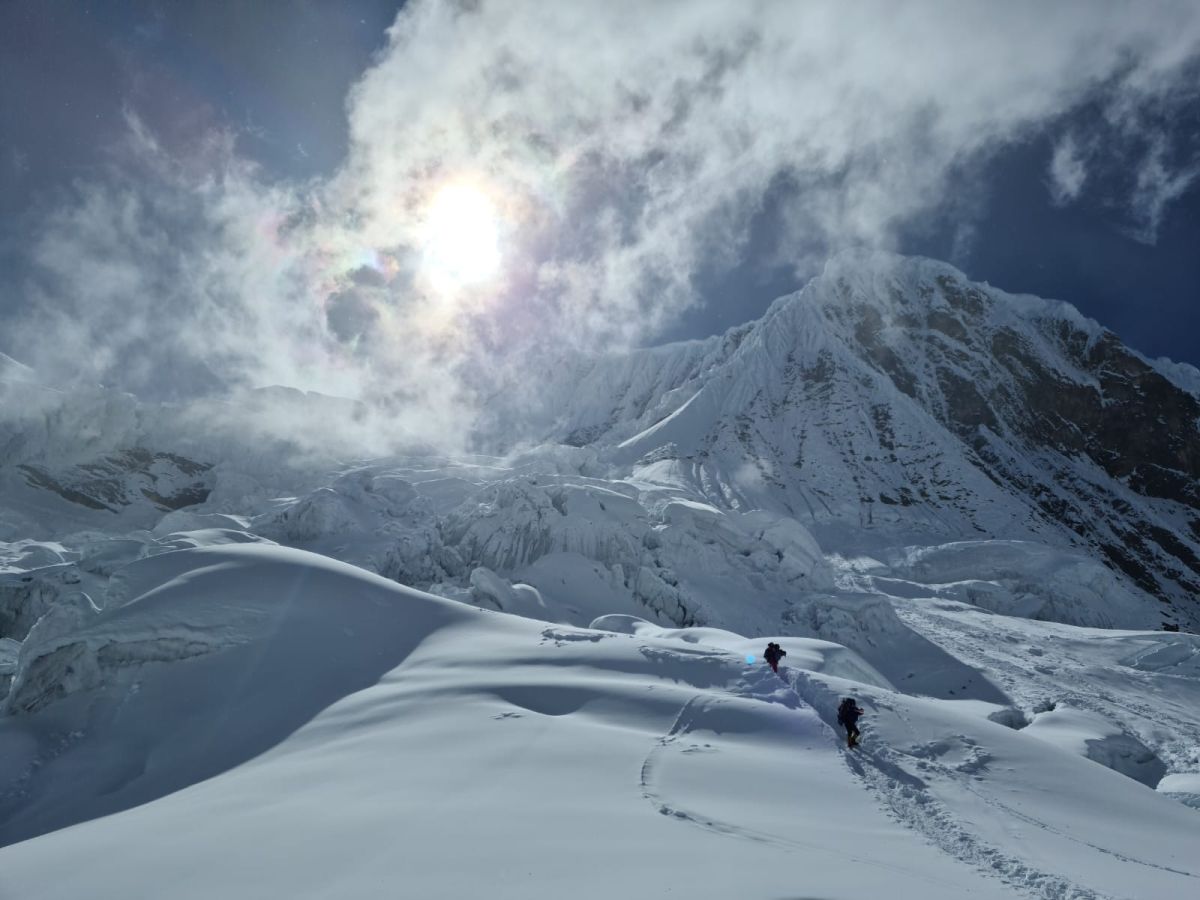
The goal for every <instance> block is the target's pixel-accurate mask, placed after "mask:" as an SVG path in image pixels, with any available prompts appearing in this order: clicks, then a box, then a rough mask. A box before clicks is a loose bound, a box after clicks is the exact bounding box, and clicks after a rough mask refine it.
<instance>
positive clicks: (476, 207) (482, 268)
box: [422, 183, 500, 294]
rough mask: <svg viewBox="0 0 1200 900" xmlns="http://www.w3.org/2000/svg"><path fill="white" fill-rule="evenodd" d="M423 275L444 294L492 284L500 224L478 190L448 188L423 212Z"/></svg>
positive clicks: (461, 186)
mask: <svg viewBox="0 0 1200 900" xmlns="http://www.w3.org/2000/svg"><path fill="white" fill-rule="evenodd" d="M423 243H424V257H423V260H422V271H423V272H424V274H425V276H426V277H427V278H428V280H429V283H430V284H431V285H432V287H433V288H434V289H435V290H436V291H438V292H439V293H443V294H453V293H458V292H460V291H462V290H464V289H466V288H469V287H474V286H477V285H480V284H482V283H485V282H487V281H488V280H489V279H491V278H493V277H494V276H495V275H496V273H497V272H498V271H499V269H500V219H499V216H498V215H497V212H496V207H495V204H493V202H492V200H491V199H490V198H489V197H488V195H487V194H486V193H485V192H484V191H482V190H480V189H479V188H477V187H475V186H473V185H470V184H465V183H458V184H448V185H446V186H445V187H442V188H441V189H439V190H438V191H437V193H435V194H434V195H433V197H432V199H431V200H430V201H429V206H428V208H427V209H426V215H425V229H424V235H423Z"/></svg>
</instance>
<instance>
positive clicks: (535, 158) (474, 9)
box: [21, 0, 1200, 443]
mask: <svg viewBox="0 0 1200 900" xmlns="http://www.w3.org/2000/svg"><path fill="white" fill-rule="evenodd" d="M1197 47H1200V7H1197V6H1196V5H1195V4H1192V3H1172V2H1160V3H1152V2H1148V3H1144V4H1138V5H1136V6H1132V5H1129V4H1126V3H1118V2H1111V3H1102V2H1097V3H1087V4H1071V3H1059V4H1042V3H1009V4H994V3H957V4H952V5H946V4H938V3H928V4H925V3H922V4H915V3H914V4H896V3H892V2H877V3H856V4H846V3H833V2H829V3H823V2H813V3H803V4H802V3H793V2H786V0H781V2H756V3H728V2H718V0H711V2H706V0H698V2H688V3H675V2H663V3H649V4H647V3H642V2H637V3H635V2H625V0H604V2H595V3H550V4H547V3H534V2H519V0H518V2H508V3H492V2H474V3H467V2H419V0H418V2H412V3H409V4H407V5H406V6H405V7H404V9H403V10H402V11H401V13H400V15H399V17H398V19H397V20H396V22H395V24H394V25H393V27H392V29H391V31H390V40H389V43H388V46H387V48H386V49H385V50H384V51H383V52H382V53H381V54H380V55H379V57H378V58H377V60H376V61H375V63H374V65H373V66H372V67H371V69H370V70H369V71H367V72H366V73H365V74H364V76H363V78H362V79H361V81H360V82H359V83H358V84H357V85H356V86H355V88H354V89H353V91H352V92H351V94H350V96H349V97H348V98H347V112H348V119H349V127H350V151H349V154H348V156H347V158H346V160H345V162H344V164H343V165H342V166H341V167H340V168H339V169H338V171H336V172H335V173H332V174H331V175H330V176H329V177H328V178H327V179H324V180H321V181H318V182H312V183H305V184H286V183H285V184H281V183H279V182H277V181H272V180H270V179H268V178H266V177H264V176H263V174H262V173H261V172H259V171H257V170H256V169H255V168H254V167H253V166H252V165H250V164H249V163H247V162H245V161H244V160H242V159H239V158H238V155H237V154H236V152H235V142H234V141H233V140H232V139H231V137H230V136H229V135H225V134H213V135H211V136H210V137H209V139H208V140H207V141H205V142H202V143H201V144H200V145H198V146H196V147H194V148H192V150H191V151H190V152H189V153H187V154H186V155H180V154H179V153H175V154H173V155H172V154H168V153H167V152H166V151H164V150H163V148H162V147H161V146H160V145H159V144H158V143H157V142H156V141H155V139H154V136H153V135H152V134H150V133H149V132H147V131H146V129H145V128H144V127H143V126H142V125H141V123H140V122H139V120H137V118H136V117H131V118H130V138H131V141H130V142H131V148H132V156H131V159H132V160H133V162H131V163H129V164H127V165H125V166H124V167H123V168H122V169H121V170H120V171H119V172H114V174H113V176H112V177H111V178H110V179H109V180H108V181H106V182H104V183H97V184H90V185H80V186H79V188H78V192H77V196H76V199H75V202H74V203H72V204H70V205H68V206H65V207H63V208H62V209H60V210H59V211H58V213H57V214H56V215H55V216H54V217H53V218H52V219H51V220H49V221H48V222H47V223H46V224H45V227H44V229H43V230H42V232H41V233H40V235H39V236H38V240H37V247H36V255H37V261H38V263H39V267H40V276H39V278H38V279H37V281H36V284H35V285H34V286H32V287H31V293H30V298H31V300H32V301H33V303H34V306H35V309H34V310H33V311H32V312H31V313H30V315H29V316H28V317H26V319H25V322H24V324H23V326H22V332H21V333H22V335H23V337H22V347H24V348H26V349H27V351H28V353H29V356H30V357H31V358H30V359H29V361H30V362H33V363H35V364H36V365H38V366H39V367H41V368H42V369H44V370H49V371H54V372H58V373H67V372H70V373H74V374H76V375H78V376H82V377H88V378H95V379H99V380H105V381H110V382H113V383H115V384H118V385H121V386H124V387H127V388H129V389H132V390H136V391H139V392H146V393H158V394H160V395H161V394H166V395H184V394H188V393H195V392H196V391H199V390H217V389H226V388H229V387H244V386H253V385H261V384H272V383H278V384H285V385H291V386H295V387H299V388H302V389H307V390H320V391H324V392H326V393H331V394H339V395H344V396H348V397H352V398H355V399H357V400H361V401H363V402H364V403H365V404H366V405H367V406H368V407H369V408H370V409H372V410H377V411H381V412H380V415H379V416H378V417H377V418H378V420H379V421H381V422H388V423H390V424H392V425H394V426H395V427H394V428H390V429H384V430H383V431H381V435H382V437H381V443H387V442H388V441H392V440H399V439H400V438H399V437H398V435H403V434H408V433H413V432H421V433H425V434H428V435H430V436H431V437H439V436H440V437H444V438H447V439H448V438H449V437H450V436H461V435H463V434H465V433H466V432H467V431H468V430H469V428H470V424H471V422H472V421H473V420H474V415H475V412H476V410H477V409H478V407H479V404H480V402H481V400H480V398H481V397H487V396H492V395H494V393H495V392H496V391H497V390H498V389H499V386H500V385H504V384H516V385H520V384H525V385H528V384H529V379H528V377H527V372H528V368H529V365H530V363H529V361H530V360H531V359H533V360H538V359H544V358H546V357H545V355H546V354H561V353H562V352H563V351H564V350H566V351H571V350H578V349H582V348H586V349H596V348H605V347H612V346H622V345H625V344H629V343H632V342H640V341H645V340H646V339H648V338H649V337H652V336H653V334H654V333H656V332H657V331H658V330H660V329H662V328H663V327H664V326H665V325H667V324H669V323H670V322H671V321H672V320H673V319H674V318H675V317H677V316H678V315H679V314H680V313H681V312H682V311H683V310H685V309H686V308H688V306H689V305H690V304H693V303H695V302H696V289H695V279H696V277H697V273H698V272H699V271H700V270H701V269H702V268H704V267H711V266H713V265H717V266H719V265H731V266H732V265H734V264H735V263H736V262H737V261H738V260H739V258H740V257H741V254H742V251H743V249H744V244H745V241H746V239H747V233H748V226H749V224H750V222H751V221H752V220H753V218H754V217H755V215H756V214H757V213H758V212H759V211H760V210H761V209H762V208H763V207H764V205H765V204H768V203H771V202H776V201H777V202H778V205H779V206H780V208H781V210H780V216H779V219H780V222H781V223H782V224H781V227H780V231H779V233H778V234H777V236H776V239H777V242H778V252H779V254H780V255H781V256H782V257H783V258H785V259H788V260H789V261H791V262H793V263H796V264H798V265H799V264H801V263H802V261H803V260H807V259H811V258H814V257H817V256H820V255H823V254H824V253H827V252H829V251H830V250H835V249H837V248H840V247H842V246H847V245H864V244H865V245H872V246H882V247H889V246H892V245H894V244H895V242H896V238H897V234H898V233H899V230H900V229H901V228H902V227H903V226H904V225H905V223H907V222H909V221H911V220H912V219H913V218H914V217H916V216H920V215H922V214H925V213H928V212H930V211H934V210H937V209H939V208H941V206H942V204H943V203H944V202H945V197H944V193H945V191H946V188H947V184H948V183H949V180H950V179H951V177H952V176H957V177H961V175H962V173H963V172H964V171H970V169H971V167H972V166H973V165H975V164H977V163H978V162H981V161H983V160H985V159H986V158H987V157H988V155H989V154H991V153H993V152H994V151H995V150H997V149H998V148H1001V147H1003V146H1005V145H1006V144H1008V143H1009V142H1012V141H1015V140H1019V139H1022V138H1023V137H1025V136H1027V135H1029V134H1030V133H1032V132H1034V131H1036V130H1037V129H1040V128H1043V127H1044V126H1045V125H1046V124H1047V123H1049V122H1051V121H1056V120H1058V119H1059V118H1060V117H1061V116H1062V115H1063V114H1064V113H1065V112H1066V111H1068V110H1070V109H1072V108H1073V107H1074V106H1075V105H1076V104H1078V103H1080V102H1081V101H1082V100H1083V99H1084V98H1086V97H1088V96H1090V95H1091V94H1092V93H1093V92H1094V91H1095V90H1096V89H1097V86H1098V85H1104V84H1109V85H1111V84H1116V85H1117V87H1116V88H1114V89H1113V90H1115V92H1116V95H1117V96H1118V97H1119V99H1120V102H1121V103H1122V104H1125V105H1126V107H1127V108H1131V109H1132V108H1136V107H1137V105H1138V102H1139V100H1140V99H1142V98H1145V97H1147V96H1162V95H1163V93H1164V92H1166V91H1169V90H1171V89H1173V87H1172V86H1173V85H1176V84H1177V82H1178V80H1179V78H1180V76H1181V73H1183V72H1184V71H1185V69H1186V65H1187V63H1188V61H1189V60H1190V59H1192V58H1194V56H1195V54H1196V51H1197ZM1113 108H1114V109H1115V108H1116V107H1115V106H1114V107H1113ZM1162 160H1165V157H1163V158H1162ZM1162 160H1160V161H1162ZM1194 176H1195V172H1194V171H1193V172H1192V173H1191V174H1190V175H1188V176H1187V177H1186V178H1184V177H1183V173H1180V172H1173V171H1169V170H1168V168H1167V167H1166V163H1165V161H1162V168H1161V170H1159V169H1155V168H1153V166H1149V167H1144V178H1143V177H1142V175H1139V179H1138V180H1139V184H1140V186H1141V190H1140V191H1139V196H1140V197H1145V198H1157V199H1150V200H1147V201H1146V206H1145V208H1144V210H1143V212H1142V213H1140V214H1141V215H1142V216H1143V218H1144V219H1145V221H1146V222H1148V223H1154V225H1155V226H1156V225H1157V222H1158V221H1159V219H1160V218H1161V215H1162V211H1163V209H1165V208H1166V206H1167V204H1169V202H1170V201H1171V199H1172V198H1173V197H1176V196H1178V194H1179V192H1180V191H1182V190H1183V189H1184V188H1185V187H1186V185H1187V184H1188V183H1189V182H1190V179H1191V178H1193V177H1194ZM454 178H469V179H472V180H473V181H474V182H476V183H478V184H479V185H482V186H483V189H485V190H487V191H488V192H489V196H490V197H491V198H492V200H493V202H494V204H495V206H496V207H497V209H499V211H500V213H501V216H502V218H503V223H502V234H501V243H502V255H503V260H502V271H501V273H500V275H499V276H498V278H497V280H496V281H494V282H491V283H489V284H488V285H486V286H485V287H484V288H481V289H476V290H472V291H465V292H463V293H462V294H461V295H460V296H457V297H455V298H453V299H452V300H450V301H448V300H447V299H446V298H444V297H437V296H433V295H431V293H430V291H429V289H428V286H427V285H426V284H425V283H423V282H422V279H421V277H420V266H421V258H422V257H421V254H422V246H421V241H422V227H423V222H422V215H423V210H424V208H425V205H426V204H427V202H428V200H429V198H430V197H431V196H432V195H433V193H434V192H435V191H436V190H437V189H438V188H439V187H440V186H441V185H442V184H444V183H445V181H446V180H447V179H454ZM1050 183H1051V187H1052V190H1053V191H1055V192H1056V193H1055V196H1056V197H1059V198H1060V199H1061V200H1062V201H1064V202H1065V201H1066V200H1070V199H1071V198H1073V197H1075V196H1077V195H1078V194H1079V192H1080V191H1081V190H1082V187H1083V185H1084V183H1085V169H1084V165H1083V158H1082V157H1081V156H1080V154H1079V152H1078V147H1077V146H1076V145H1074V144H1072V143H1070V142H1069V140H1068V141H1063V142H1061V143H1060V144H1059V145H1058V148H1057V150H1056V153H1055V158H1054V161H1052V163H1051V170H1050ZM781 185H786V195H783V196H773V195H772V192H775V191H779V190H780V189H781ZM968 237H969V235H968ZM539 354H541V356H539ZM535 364H540V365H544V363H535ZM536 393H537V389H536V386H533V387H532V388H531V389H530V391H529V395H530V396H533V395H535V394H536Z"/></svg>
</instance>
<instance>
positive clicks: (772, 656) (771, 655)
mask: <svg viewBox="0 0 1200 900" xmlns="http://www.w3.org/2000/svg"><path fill="white" fill-rule="evenodd" d="M785 656H787V651H786V650H784V649H783V648H782V647H780V646H779V645H778V644H777V643H775V642H774V641H771V642H770V643H769V644H767V649H766V652H765V653H763V659H765V660H766V661H767V663H768V664H769V665H770V666H771V671H772V672H774V673H775V674H776V675H778V674H779V661H780V660H781V659H783V658H784V657H785Z"/></svg>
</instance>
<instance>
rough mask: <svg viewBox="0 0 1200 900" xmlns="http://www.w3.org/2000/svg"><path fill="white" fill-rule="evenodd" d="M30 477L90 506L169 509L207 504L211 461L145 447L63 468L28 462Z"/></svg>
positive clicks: (25, 469)
mask: <svg viewBox="0 0 1200 900" xmlns="http://www.w3.org/2000/svg"><path fill="white" fill-rule="evenodd" d="M17 469H18V470H19V471H20V472H21V474H22V475H23V476H24V478H25V481H26V482H27V483H28V484H30V485H32V486H34V487H39V488H43V489H45V490H48V491H51V492H53V493H55V494H57V495H58V496H60V497H62V498H63V499H64V500H69V501H70V502H71V503H75V504H77V505H79V506H85V507H87V508H88V509H95V510H108V511H109V512H117V511H118V510H120V509H121V508H122V507H126V506H130V505H132V504H134V503H138V502H144V501H149V502H150V503H151V504H153V505H154V506H155V507H156V508H157V509H160V510H162V511H164V512H167V511H170V510H175V509H182V508H183V507H185V506H193V505H195V504H197V503H203V502H204V500H205V499H207V497H208V495H209V492H210V491H211V486H210V484H209V483H208V479H207V478H206V475H207V473H208V472H209V470H211V469H212V466H210V465H207V464H205V463H200V462H196V461H195V460H191V459H188V458H186V457H183V456H179V455H178V454H175V453H161V452H154V451H151V450H146V449H143V448H140V447H136V448H132V449H129V450H122V451H120V452H118V453H113V454H110V455H108V456H104V457H101V458H100V459H97V460H95V461H93V462H88V463H81V464H78V465H74V466H70V467H67V468H64V469H59V470H53V471H52V470H50V469H48V468H47V467H44V466H38V465H32V464H28V463H24V464H21V465H18V466H17Z"/></svg>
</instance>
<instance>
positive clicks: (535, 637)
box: [0, 544, 1200, 900]
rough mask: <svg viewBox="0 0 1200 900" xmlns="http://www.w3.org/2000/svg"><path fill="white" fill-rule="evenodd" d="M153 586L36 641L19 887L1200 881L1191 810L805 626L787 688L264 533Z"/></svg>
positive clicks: (474, 889)
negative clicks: (463, 599) (852, 702)
mask: <svg viewBox="0 0 1200 900" xmlns="http://www.w3.org/2000/svg"><path fill="white" fill-rule="evenodd" d="M139 578H140V579H141V587H142V588H143V592H142V593H140V594H139V595H138V596H136V597H132V598H131V599H129V601H128V602H127V603H125V604H124V605H121V606H119V607H117V608H115V609H112V610H110V611H105V612H103V613H93V614H91V618H90V619H89V620H88V621H86V622H84V623H83V624H82V625H81V626H77V627H76V628H75V629H74V630H72V631H69V632H61V633H58V634H55V635H48V636H47V637H45V638H39V637H38V636H36V635H32V636H31V638H30V640H29V641H28V642H27V647H26V648H25V651H24V652H25V653H27V654H29V656H28V657H27V658H26V659H24V661H23V664H24V665H25V666H27V667H28V672H27V673H26V675H25V677H24V683H23V685H20V686H17V687H15V688H14V694H13V695H12V697H11V698H10V703H15V704H17V705H19V706H24V707H29V708H31V709H32V711H30V712H27V713H25V714H23V715H19V716H9V717H6V718H4V719H2V720H0V748H2V750H0V752H2V753H3V755H4V759H5V763H6V765H7V766H12V765H13V764H14V763H15V761H16V759H17V758H18V757H20V756H22V755H23V756H24V758H25V763H24V766H23V767H22V768H24V770H25V771H26V773H27V774H26V777H25V778H24V779H23V780H22V781H21V783H20V793H21V796H19V797H16V796H14V791H13V790H12V789H10V790H9V791H8V792H7V793H6V794H5V804H6V808H7V812H8V815H7V816H6V819H5V825H4V829H5V832H4V833H5V837H6V839H7V840H9V841H11V840H12V839H14V838H19V837H23V836H27V835H29V834H36V833H39V832H44V831H46V830H47V829H49V828H58V829H59V830H55V831H52V832H50V833H43V834H41V836H38V837H32V838H31V839H28V840H25V841H22V842H19V843H16V844H10V846H7V847H5V848H4V849H2V850H0V892H2V895H3V896H6V897H8V896H12V897H22V898H35V900H37V898H77V897H81V896H114V897H115V896H121V897H150V896H164V895H168V896H171V897H179V898H187V897H197V898H198V897H211V896H227V897H262V896H272V897H283V896H286V897H314V898H316V897H330V896H337V897H346V898H355V897H377V896H380V894H381V892H382V893H387V894H389V895H393V894H394V895H402V896H428V897H438V896H445V897H452V896H469V895H479V894H480V893H481V892H485V893H486V895H487V896H493V897H524V898H537V897H543V896H545V897H551V896H554V897H557V896H563V895H566V894H569V895H572V896H580V897H611V896H614V895H618V894H622V895H631V896H669V895H672V894H674V893H678V894H680V895H683V896H689V897H714V898H715V897H724V896H729V895H731V894H733V893H735V892H736V893H739V894H742V895H750V896H763V897H780V898H783V897H800V896H803V897H818V896H819V897H863V896H892V897H922V898H939V897H945V898H961V897H1010V896H1013V895H1014V893H1016V894H1017V895H1019V896H1035V897H1076V898H1091V897H1138V898H1158V897H1162V898H1177V897H1182V896H1189V895H1190V894H1191V893H1192V892H1194V891H1195V889H1196V887H1197V886H1198V885H1200V869H1198V868H1197V867H1196V864H1195V861H1194V852H1193V851H1194V847H1195V843H1194V838H1195V828H1196V819H1195V813H1194V811H1193V810H1190V809H1187V808H1186V807H1185V806H1183V805H1181V804H1178V803H1175V802H1173V801H1172V800H1169V799H1167V798H1166V797H1164V796H1162V795H1160V794H1157V793H1156V792H1154V791H1151V790H1148V789H1146V788H1145V787H1144V786H1142V785H1140V784H1137V783H1136V782H1134V781H1131V780H1129V779H1127V778H1125V777H1123V776H1121V775H1118V774H1116V773H1114V772H1111V771H1109V770H1108V769H1105V768H1103V767H1101V766H1097V765H1095V764H1094V763H1092V762H1089V761H1088V760H1086V759H1083V758H1081V757H1079V756H1077V755H1074V754H1071V753H1068V752H1066V751H1063V750H1061V749H1059V748H1057V747H1055V746H1054V745H1053V744H1051V743H1047V742H1045V741H1043V740H1040V739H1038V738H1036V737H1032V736H1026V735H1024V734H1023V733H1021V732H1017V731H1013V730H1011V729H1009V728H1007V727H1004V726H1002V725H998V724H995V723H993V722H991V721H989V720H988V718H987V717H986V715H985V713H986V711H987V710H988V709H995V707H992V706H990V705H987V704H982V703H980V702H978V701H944V700H933V699H929V698H925V699H921V698H914V697H911V696H907V695H905V694H902V693H899V692H897V691H893V690H890V689H888V688H887V687H885V686H883V685H882V684H876V685H868V684H865V683H864V682H863V681H861V680H859V679H862V678H864V677H865V678H867V679H868V680H870V681H879V680H880V679H878V678H877V677H874V676H872V675H871V674H870V667H869V666H868V665H867V664H866V663H865V662H863V661H862V660H861V659H859V658H856V656H855V654H853V653H852V652H851V651H847V650H845V649H844V648H841V647H838V646H836V645H831V644H828V643H825V642H820V641H813V640H802V639H787V638H784V639H783V643H784V646H785V648H787V649H789V650H790V653H789V657H788V659H786V660H785V666H786V665H787V664H788V663H790V662H793V661H795V662H798V663H800V665H802V666H803V668H785V669H784V672H783V675H784V677H783V678H779V677H776V676H774V675H772V674H771V673H770V672H769V670H767V669H766V668H765V667H764V666H762V665H761V663H754V664H748V663H747V661H746V656H747V654H749V653H753V652H754V651H755V650H756V649H757V648H759V647H760V646H761V645H762V643H763V642H762V641H761V640H747V639H744V638H741V637H739V636H737V635H735V634H732V633H730V632H722V631H719V630H716V629H682V630H678V629H662V628H658V627H655V626H651V625H649V624H647V623H639V622H638V621H637V620H634V619H632V618H629V617H625V618H615V619H610V620H607V621H605V622H601V623H598V624H603V625H609V626H611V627H613V628H617V629H619V630H615V631H614V630H599V629H597V630H590V629H581V628H575V627H566V626H556V625H552V624H548V623H544V622H537V621H534V620H530V619H524V618H517V617H512V616H508V615H505V614H503V613H499V612H488V611H486V610H481V609H476V608H471V607H467V606H463V605H461V604H457V603H454V602H452V601H448V600H444V599H441V598H437V597H433V596H430V595H427V594H421V593H419V592H416V591H412V590H408V589H405V588H402V587H399V586H397V585H395V584H393V583H390V582H388V581H386V580H384V579H381V578H378V577H376V576H372V575H369V574H367V573H364V572H362V571H361V570H358V569H355V568H353V567H350V566H346V565H343V564H340V563H336V562H331V561H329V560H327V559H324V558H321V557H318V556H315V555H312V554H308V553H305V552H302V551H296V550H289V549H286V548H279V547H274V546H270V545H263V544H243V545H236V546H230V545H225V546H218V547H209V548H197V549H188V550H181V551H175V552H170V553H166V554H163V555H159V556H157V557H154V558H151V559H149V560H147V561H146V565H145V567H144V571H142V572H141V573H140V575H139ZM35 647H36V649H35ZM64 650H70V653H69V654H65V653H64ZM68 655H70V656H71V658H73V659H75V660H87V662H85V663H82V664H71V665H67V664H66V663H65V659H66V658H67V656H68ZM36 661H40V663H39V662H36ZM35 671H36V672H37V673H39V674H38V675H37V677H34V674H33V673H34V672H35ZM80 672H83V673H84V675H83V676H82V677H79V673H80ZM95 672H102V673H107V674H106V675H105V677H103V678H100V679H98V680H97V679H94V678H92V677H90V676H89V675H88V674H87V673H95ZM848 679H856V680H848ZM53 685H58V687H59V688H61V690H56V689H55V688H54V687H53ZM848 690H853V691H854V692H855V693H856V694H857V696H859V697H860V699H861V701H862V703H863V705H864V706H866V707H867V710H868V716H867V720H866V721H867V725H866V729H865V734H866V738H865V741H864V746H863V748H862V749H861V750H860V751H858V752H855V753H850V752H848V751H845V750H843V749H841V746H840V740H839V739H838V738H837V736H836V735H835V733H834V731H833V729H832V728H831V722H830V716H831V710H832V707H833V705H834V703H835V702H836V697H837V696H838V695H839V694H840V693H844V692H846V691H848ZM155 798H156V799H155ZM134 804H137V805H134ZM105 813H112V814H110V815H107V816H104V814H105ZM97 816H104V817H101V818H96V817H97ZM72 822H74V823H75V824H73V825H70V827H62V826H66V825H69V824H70V823H72ZM1114 823H1123V824H1121V825H1116V824H1114ZM63 860H70V861H71V863H70V865H62V864H61V863H62V861H63ZM214 861H219V863H218V864H214Z"/></svg>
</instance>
